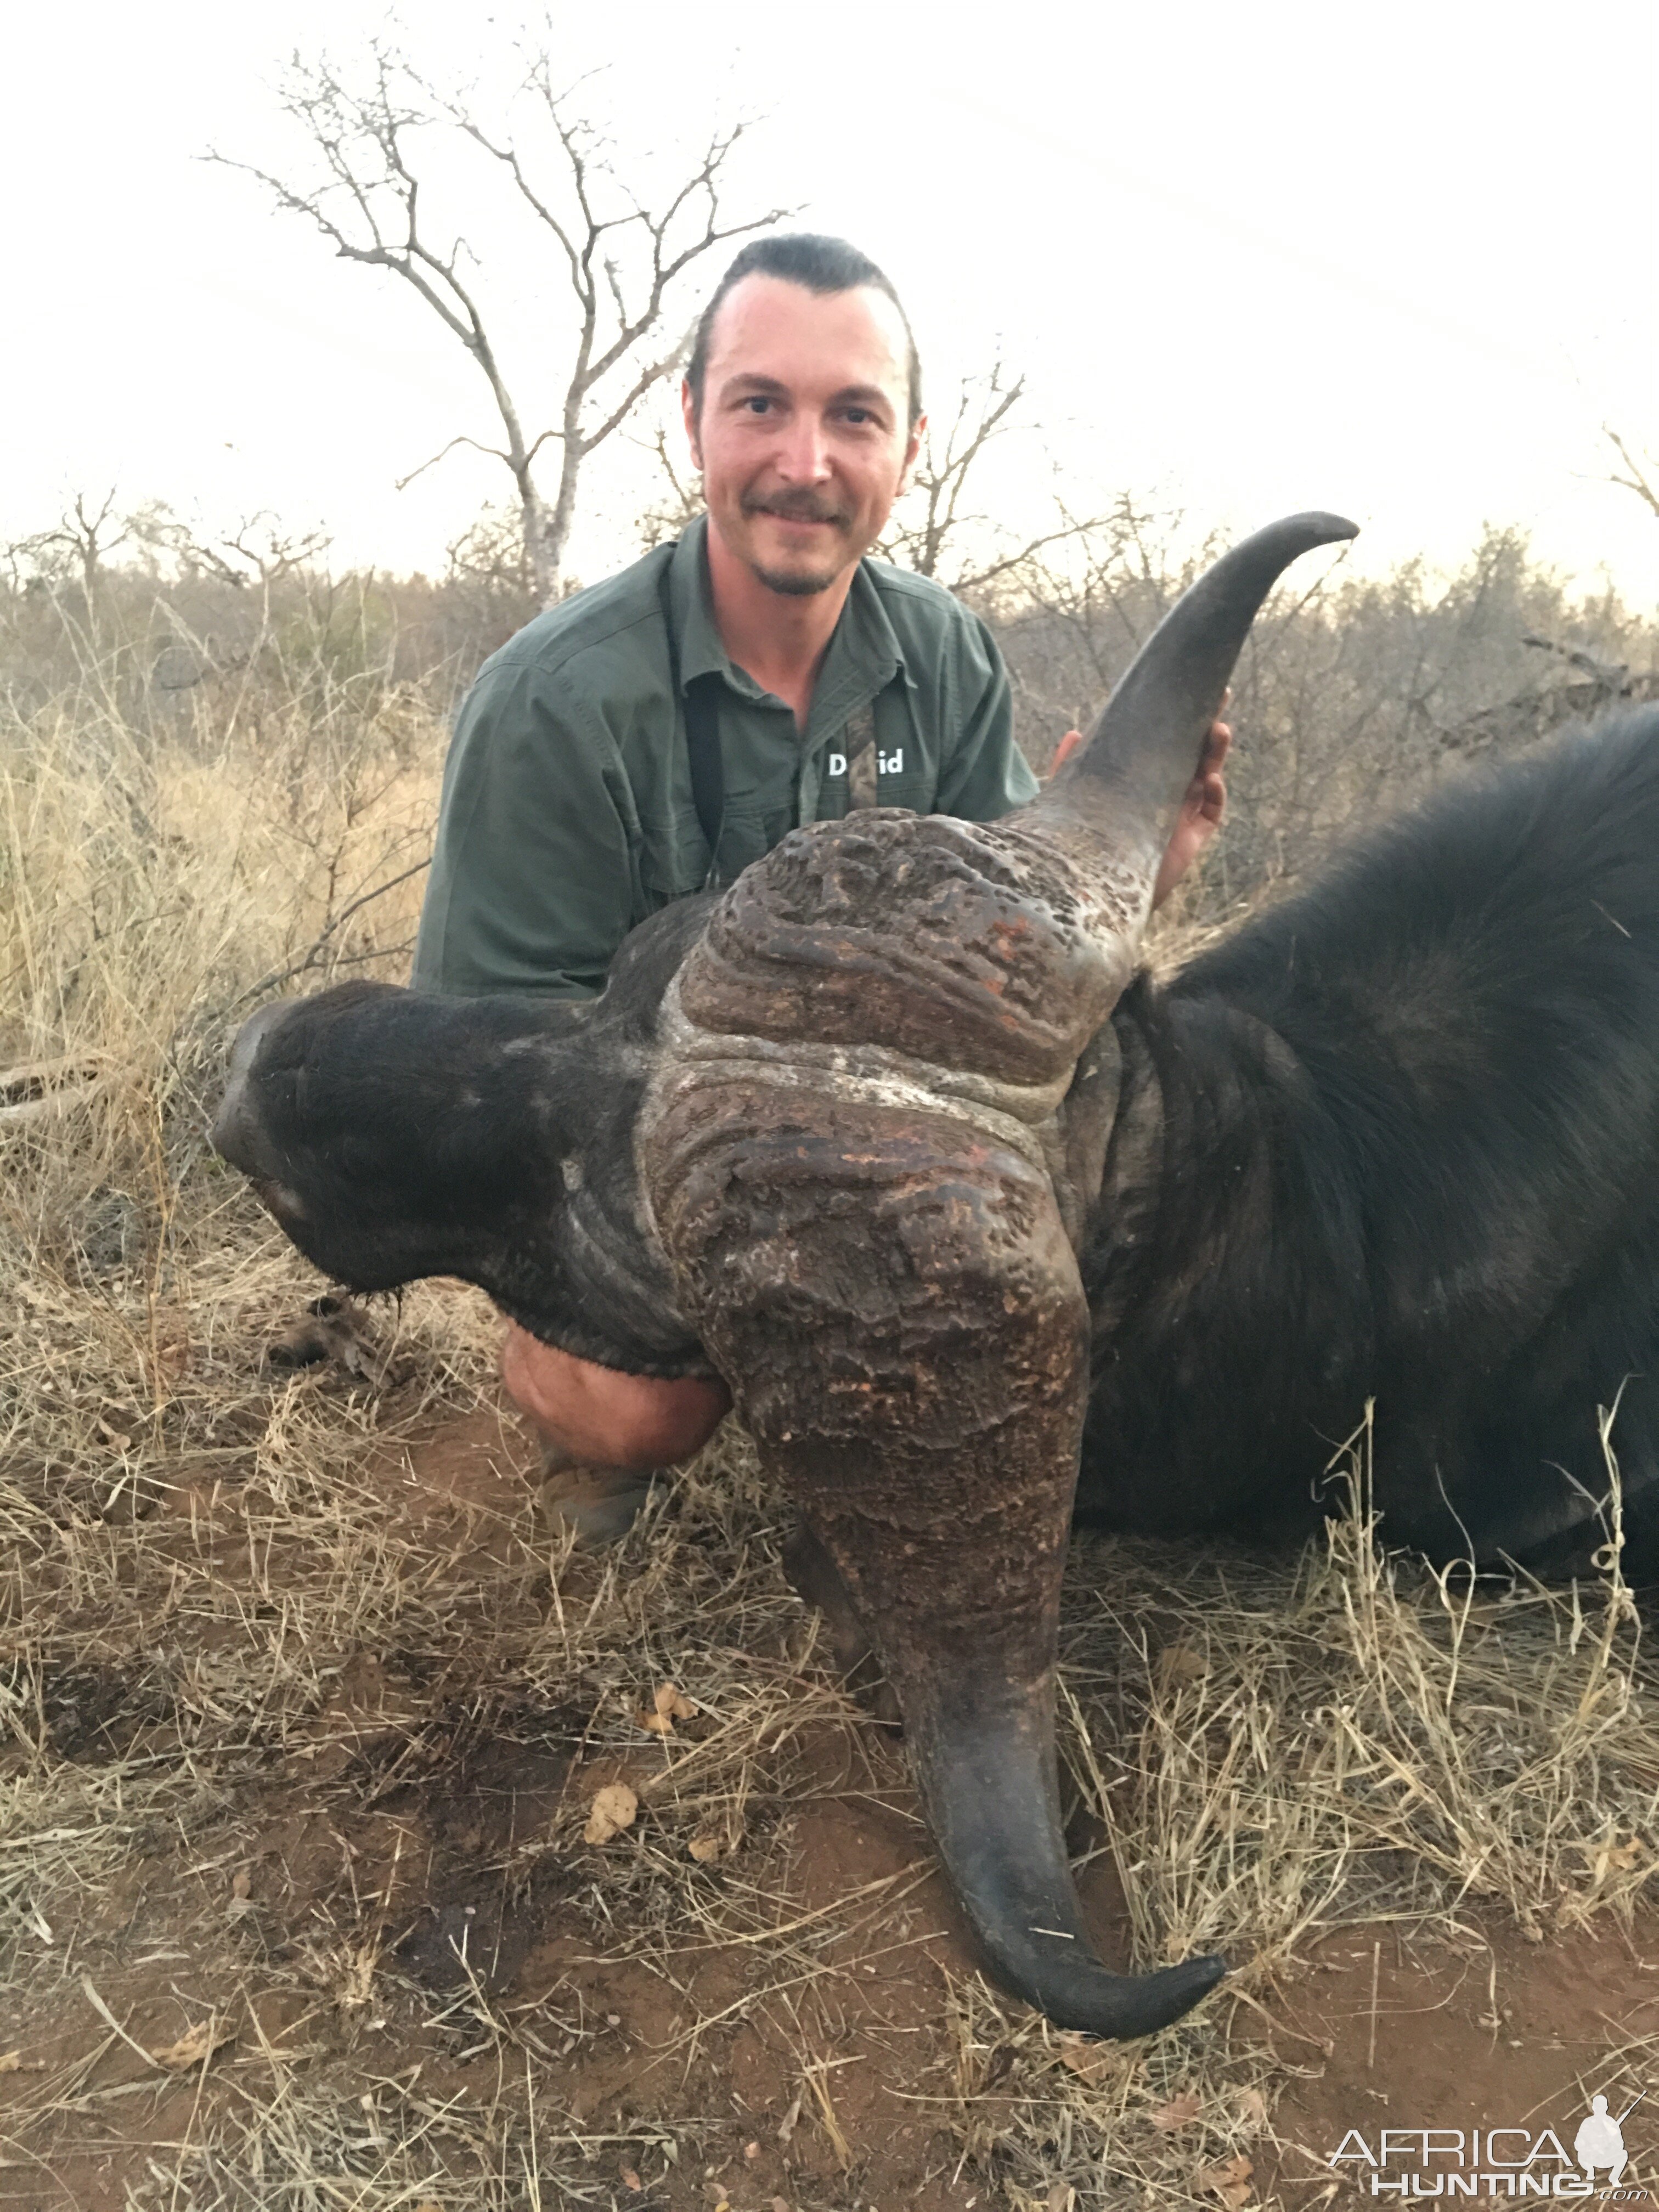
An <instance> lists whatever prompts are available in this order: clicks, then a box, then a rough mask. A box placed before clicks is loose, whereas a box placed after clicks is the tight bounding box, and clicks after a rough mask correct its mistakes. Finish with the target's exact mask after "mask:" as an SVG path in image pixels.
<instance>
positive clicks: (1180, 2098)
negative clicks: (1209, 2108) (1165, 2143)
mask: <svg viewBox="0 0 1659 2212" xmlns="http://www.w3.org/2000/svg"><path fill="white" fill-rule="evenodd" d="M1203 2109H1204V2107H1203V2104H1202V2101H1201V2100H1200V2098H1199V2097H1198V2095H1197V2094H1196V2093H1195V2092H1194V2091H1193V2090H1191V2089H1182V2090H1179V2091H1177V2093H1176V2095H1174V2096H1173V2097H1171V2098H1170V2101H1169V2103H1168V2104H1167V2105H1160V2106H1158V2110H1157V2111H1156V2112H1154V2113H1153V2114H1152V2125H1153V2126H1154V2127H1155V2128H1162V2129H1163V2130H1164V2133H1165V2134H1166V2135H1167V2134H1168V2133H1169V2132H1170V2130H1172V2129H1174V2128H1189V2127H1191V2125H1192V2124H1193V2122H1194V2120H1195V2119H1196V2118H1198V2116H1199V2114H1200V2112H1202V2111H1203Z"/></svg>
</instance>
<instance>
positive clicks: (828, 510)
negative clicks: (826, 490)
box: [743, 491, 847, 522]
mask: <svg viewBox="0 0 1659 2212" xmlns="http://www.w3.org/2000/svg"><path fill="white" fill-rule="evenodd" d="M743 511H744V513H745V514H775V515H778V516H781V518H782V520H784V521H786V522H845V521H846V520H847V517H846V515H845V514H844V513H842V510H841V508H840V507H836V505H834V503H833V502H832V501H829V500H826V499H823V497H821V496H820V495H818V494H817V493H816V492H810V491H778V492H765V493H751V494H750V495H748V496H747V497H746V498H745V499H744V502H743Z"/></svg>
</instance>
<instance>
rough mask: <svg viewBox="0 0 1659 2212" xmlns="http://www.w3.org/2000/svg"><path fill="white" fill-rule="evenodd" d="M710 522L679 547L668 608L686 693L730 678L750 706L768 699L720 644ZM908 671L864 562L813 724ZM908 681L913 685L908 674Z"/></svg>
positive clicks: (832, 648)
mask: <svg viewBox="0 0 1659 2212" xmlns="http://www.w3.org/2000/svg"><path fill="white" fill-rule="evenodd" d="M707 545H708V516H707V515H706V514H700V515H699V516H698V517H697V519H696V521H695V522H693V523H692V524H690V526H689V527H688V528H687V530H686V531H685V532H684V536H682V537H681V538H679V540H678V543H677V544H676V545H675V547H674V551H673V555H672V557H671V561H670V562H669V569H668V605H669V611H670V614H671V617H672V618H673V622H674V626H675V630H676V633H677V635H678V640H679V648H680V689H681V690H682V691H684V689H685V686H686V685H687V684H690V682H691V680H692V678H694V677H697V676H708V675H710V674H713V675H717V676H722V677H724V678H725V679H726V682H727V683H728V684H730V685H731V687H732V690H734V691H736V692H738V694H739V695H740V696H743V697H744V698H750V699H759V698H763V697H764V696H766V695H765V694H764V693H763V691H762V690H761V688H760V686H759V685H758V684H756V683H755V681H754V680H753V678H751V677H750V676H748V675H747V674H745V673H744V671H743V670H742V669H740V668H738V667H737V666H735V665H733V663H732V658H731V656H730V654H729V653H727V652H726V647H724V646H723V645H722V644H721V642H720V631H719V629H718V628H717V627H716V625H715V622H714V600H713V597H712V595H711V592H710V588H709V583H708V550H707ZM903 667H904V650H903V647H902V646H901V645H900V643H899V640H898V633H897V632H896V630H895V629H894V628H893V625H892V623H891V622H890V620H889V618H888V614H887V610H886V608H885V607H884V605H882V603H881V593H880V592H878V590H877V589H876V586H875V584H874V582H873V580H872V577H871V574H870V563H869V562H868V561H860V562H859V565H858V568H857V571H856V573H855V574H854V578H853V588H852V589H851V591H849V592H848V594H847V604H846V605H845V606H844V607H843V608H842V611H841V620H840V621H839V622H838V623H836V630H835V635H834V636H833V637H832V638H831V639H830V641H829V652H828V653H826V654H825V655H824V659H823V670H822V671H821V673H820V674H819V677H818V682H817V696H815V697H814V700H813V702H812V704H813V715H812V719H813V720H814V722H816V721H817V719H818V712H817V710H818V705H819V701H820V700H822V701H823V702H825V703H826V704H833V703H834V702H835V701H836V699H837V698H838V697H839V696H840V695H841V694H842V693H848V694H849V695H850V694H853V693H860V694H862V696H865V697H868V696H871V694H872V693H873V692H876V691H878V690H881V689H882V687H883V686H884V685H885V684H890V682H891V681H892V679H893V678H894V677H895V676H896V674H897V673H898V671H900V670H901V669H902V668H903ZM906 676H907V680H908V671H906Z"/></svg>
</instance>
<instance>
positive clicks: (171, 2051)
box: [149, 2019, 235, 2073]
mask: <svg viewBox="0 0 1659 2212" xmlns="http://www.w3.org/2000/svg"><path fill="white" fill-rule="evenodd" d="M234 2040H235V2032H234V2029H231V2028H228V2027H220V2025H219V2023H218V2022H217V2021H216V2020H213V2019H208V2020H198V2021H197V2023H196V2025H195V2027H189V2028H186V2029H185V2033H183V2034H182V2035H181V2036H180V2037H179V2040H178V2041H177V2043H167V2044H164V2045H162V2046H161V2049H160V2050H158V2051H151V2052H150V2054H149V2055H150V2057H152V2058H153V2059H154V2060H155V2063H156V2064H157V2065H158V2066H170V2067H172V2068H173V2069H175V2070H176V2071H178V2072H180V2073H182V2072H183V2071H184V2069H185V2067H187V2066H199V2065H200V2064H201V2063H202V2062H203V2061H204V2059H207V2058H211V2057H212V2056H213V2054H214V2052H215V2051H217V2050H218V2049H219V2047H220V2046H221V2045H222V2044H226V2043H232V2042H234Z"/></svg>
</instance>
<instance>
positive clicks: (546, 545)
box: [536, 428, 582, 607]
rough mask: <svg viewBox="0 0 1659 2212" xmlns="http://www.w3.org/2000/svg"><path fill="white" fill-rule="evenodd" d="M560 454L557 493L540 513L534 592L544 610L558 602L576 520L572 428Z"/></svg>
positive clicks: (576, 459)
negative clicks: (549, 507)
mask: <svg viewBox="0 0 1659 2212" xmlns="http://www.w3.org/2000/svg"><path fill="white" fill-rule="evenodd" d="M560 452H561V454H562V461H561V465H560V468H559V489H558V491H557V493H556V495H555V497H554V501H553V505H552V507H551V509H548V508H546V507H544V508H543V510H542V537H541V544H542V557H541V560H540V562H539V563H538V566H537V569H536V589H537V590H538V592H540V593H541V599H542V605H544V607H550V606H552V605H555V604H556V601H557V599H558V597H559V586H560V585H561V583H562V580H563V569H564V554H565V548H566V546H567V545H568V544H569V543H570V526H571V524H572V523H573V522H574V520H575V519H576V477H577V475H578V473H579V472H580V468H581V465H582V447H581V442H580V439H579V437H578V436H577V435H575V432H574V428H573V429H568V430H567V432H566V435H565V439H564V442H563V445H562V447H561V448H560Z"/></svg>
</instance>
